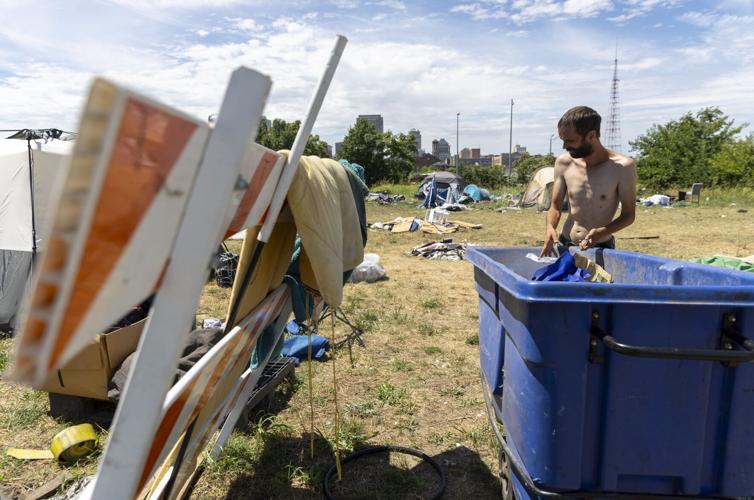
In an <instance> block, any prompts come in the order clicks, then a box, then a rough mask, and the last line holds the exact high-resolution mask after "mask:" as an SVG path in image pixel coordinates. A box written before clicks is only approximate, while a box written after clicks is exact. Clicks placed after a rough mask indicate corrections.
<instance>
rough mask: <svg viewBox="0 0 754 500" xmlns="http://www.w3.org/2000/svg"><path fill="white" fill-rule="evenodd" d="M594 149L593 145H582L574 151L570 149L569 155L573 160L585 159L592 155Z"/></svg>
mask: <svg viewBox="0 0 754 500" xmlns="http://www.w3.org/2000/svg"><path fill="white" fill-rule="evenodd" d="M593 150H594V148H593V147H592V145H591V144H588V143H587V144H582V145H581V146H579V147H577V148H573V149H568V150H567V151H568V154H569V155H571V158H584V157H586V156H589V155H590V154H592V151H593Z"/></svg>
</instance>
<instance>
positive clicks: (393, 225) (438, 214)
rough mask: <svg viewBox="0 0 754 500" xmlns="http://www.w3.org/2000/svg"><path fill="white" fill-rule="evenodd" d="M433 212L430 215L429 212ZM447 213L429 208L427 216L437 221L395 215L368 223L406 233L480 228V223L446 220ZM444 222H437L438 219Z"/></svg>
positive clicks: (437, 232)
mask: <svg viewBox="0 0 754 500" xmlns="http://www.w3.org/2000/svg"><path fill="white" fill-rule="evenodd" d="M431 212H433V214H432V215H430V213H431ZM448 215H449V214H448V213H447V212H445V211H444V210H440V209H431V210H428V211H427V217H430V216H431V217H432V218H433V219H434V220H436V221H438V222H430V221H429V220H421V219H419V218H416V217H396V218H395V219H393V220H391V221H387V222H373V223H371V224H369V228H370V229H374V230H382V231H390V232H392V233H408V232H414V231H417V230H421V232H423V233H426V234H450V233H455V232H456V231H458V230H459V229H481V227H482V225H481V224H472V223H469V222H463V221H457V220H448V219H447V216H448ZM443 219H444V220H445V222H439V221H440V220H443Z"/></svg>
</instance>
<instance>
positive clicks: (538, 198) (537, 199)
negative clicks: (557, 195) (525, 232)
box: [520, 167, 555, 210]
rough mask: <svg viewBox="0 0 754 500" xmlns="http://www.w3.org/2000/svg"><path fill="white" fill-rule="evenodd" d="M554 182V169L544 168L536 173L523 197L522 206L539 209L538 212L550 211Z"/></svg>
mask: <svg viewBox="0 0 754 500" xmlns="http://www.w3.org/2000/svg"><path fill="white" fill-rule="evenodd" d="M554 181H555V168H554V167H542V168H540V169H539V170H537V171H536V172H534V174H532V176H531V180H530V181H529V185H528V186H527V187H526V191H524V195H523V196H522V197H521V202H520V205H521V206H522V207H524V208H530V207H537V210H548V209H549V208H550V203H551V201H552V200H551V196H552V184H553V182H554Z"/></svg>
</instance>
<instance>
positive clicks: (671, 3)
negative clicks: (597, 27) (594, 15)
mask: <svg viewBox="0 0 754 500" xmlns="http://www.w3.org/2000/svg"><path fill="white" fill-rule="evenodd" d="M683 1H684V0H624V2H625V8H624V10H623V12H621V13H620V14H619V15H617V16H613V17H609V18H607V19H608V21H613V22H614V23H616V24H625V23H626V22H628V21H630V20H631V19H634V18H637V17H641V16H644V15H647V14H649V13H650V12H652V11H653V10H655V9H657V8H660V7H662V8H671V7H675V6H677V5H680V4H681V2H683Z"/></svg>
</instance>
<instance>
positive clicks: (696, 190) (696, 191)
mask: <svg viewBox="0 0 754 500" xmlns="http://www.w3.org/2000/svg"><path fill="white" fill-rule="evenodd" d="M703 185H704V184H702V183H701V182H695V183H693V184H692V185H691V191H686V196H688V197H690V198H691V202H692V203H693V202H694V196H696V204H697V205H699V202H700V201H701V199H702V186H703Z"/></svg>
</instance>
